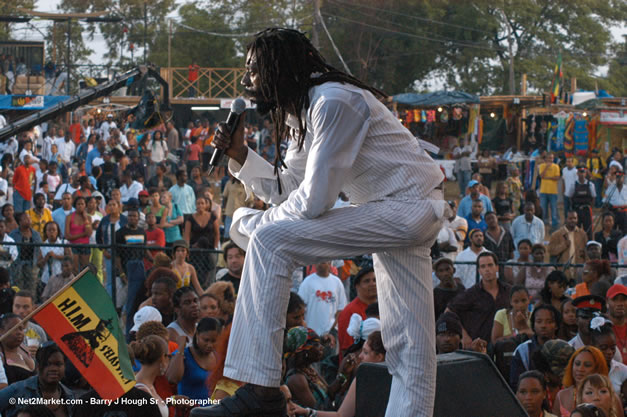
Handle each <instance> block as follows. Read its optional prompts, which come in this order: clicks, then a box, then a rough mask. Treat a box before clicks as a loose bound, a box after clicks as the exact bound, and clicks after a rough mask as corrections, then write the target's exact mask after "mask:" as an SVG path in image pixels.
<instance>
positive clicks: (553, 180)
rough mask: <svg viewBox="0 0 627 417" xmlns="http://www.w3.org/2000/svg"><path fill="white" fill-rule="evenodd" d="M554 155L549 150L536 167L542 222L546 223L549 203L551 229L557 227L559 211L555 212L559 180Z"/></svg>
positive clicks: (557, 166)
mask: <svg viewBox="0 0 627 417" xmlns="http://www.w3.org/2000/svg"><path fill="white" fill-rule="evenodd" d="M553 159H554V155H553V153H551V152H549V153H547V154H546V158H545V160H544V163H543V164H540V166H539V167H538V172H539V174H540V178H541V180H540V205H542V212H543V213H544V223H545V224H547V223H548V218H549V212H548V208H549V205H550V207H551V226H552V228H553V230H555V229H557V228H558V226H559V223H560V218H559V213H558V212H557V182H558V181H559V180H560V178H561V175H560V167H559V165H557V164H555V163H553Z"/></svg>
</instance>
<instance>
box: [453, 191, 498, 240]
mask: <svg viewBox="0 0 627 417" xmlns="http://www.w3.org/2000/svg"><path fill="white" fill-rule="evenodd" d="M468 188H470V194H468V195H467V196H466V197H464V198H462V200H461V201H460V202H459V208H458V209H457V215H458V216H459V217H464V218H467V217H468V216H470V213H471V212H472V202H473V201H475V200H481V202H482V203H483V210H482V211H481V215H482V216H485V214H486V212H488V211H494V210H493V209H492V202H491V201H490V199H489V198H488V197H487V196H485V195H483V194H481V193H479V181H477V180H472V181H470V182H469V183H468ZM468 230H472V229H470V228H469V229H468Z"/></svg>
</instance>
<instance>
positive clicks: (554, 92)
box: [551, 52, 564, 104]
mask: <svg viewBox="0 0 627 417" xmlns="http://www.w3.org/2000/svg"><path fill="white" fill-rule="evenodd" d="M563 78H564V73H563V72H562V53H561V52H560V54H559V55H558V56H557V63H556V64H555V69H554V70H553V84H552V85H551V104H557V103H559V96H560V84H561V83H562V80H563Z"/></svg>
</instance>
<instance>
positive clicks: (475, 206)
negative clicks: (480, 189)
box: [466, 200, 488, 245]
mask: <svg viewBox="0 0 627 417" xmlns="http://www.w3.org/2000/svg"><path fill="white" fill-rule="evenodd" d="M482 212H483V202H482V201H481V200H474V201H473V202H472V211H471V213H470V216H468V217H466V221H467V222H468V230H473V229H479V230H481V231H482V232H484V233H485V231H486V229H487V228H488V224H487V223H486V222H485V219H484V218H483V215H482V214H481V213H482ZM468 239H469V238H468V237H466V244H467V245H468V244H470V241H469V240H468Z"/></svg>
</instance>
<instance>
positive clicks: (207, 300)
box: [198, 293, 220, 320]
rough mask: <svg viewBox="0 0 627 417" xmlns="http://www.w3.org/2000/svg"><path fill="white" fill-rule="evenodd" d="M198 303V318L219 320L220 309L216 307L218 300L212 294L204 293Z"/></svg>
mask: <svg viewBox="0 0 627 417" xmlns="http://www.w3.org/2000/svg"><path fill="white" fill-rule="evenodd" d="M198 302H199V303H200V318H201V319H203V318H205V317H213V318H215V319H218V320H220V318H219V316H220V307H218V298H217V297H216V296H215V295H213V294H207V293H204V294H203V295H201V296H200V298H198Z"/></svg>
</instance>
